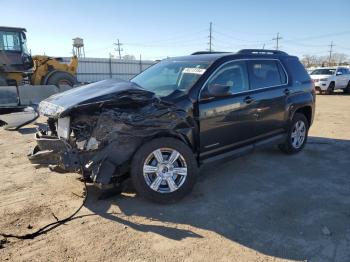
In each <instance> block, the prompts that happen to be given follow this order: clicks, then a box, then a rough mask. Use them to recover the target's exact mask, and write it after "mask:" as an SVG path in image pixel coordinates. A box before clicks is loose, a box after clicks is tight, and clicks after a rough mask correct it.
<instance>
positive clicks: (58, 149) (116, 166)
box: [28, 131, 132, 188]
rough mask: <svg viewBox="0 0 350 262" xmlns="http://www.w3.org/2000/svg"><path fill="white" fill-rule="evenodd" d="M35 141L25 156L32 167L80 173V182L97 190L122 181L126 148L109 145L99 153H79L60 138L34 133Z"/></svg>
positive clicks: (118, 145)
mask: <svg viewBox="0 0 350 262" xmlns="http://www.w3.org/2000/svg"><path fill="white" fill-rule="evenodd" d="M35 140H36V142H37V145H36V146H35V148H34V149H33V150H32V152H30V154H28V159H29V161H30V162H31V163H32V164H33V165H35V166H38V167H45V166H46V167H50V168H51V170H54V171H58V172H81V173H82V174H83V177H84V179H88V180H90V181H92V182H93V183H94V184H95V185H97V186H98V187H100V188H108V187H110V186H111V184H118V183H121V181H123V180H124V179H125V176H124V175H125V174H126V169H125V167H126V166H125V163H126V162H127V160H128V159H129V158H130V155H131V153H132V151H130V145H126V146H127V148H126V146H120V144H118V143H110V144H109V145H108V146H106V147H105V148H103V149H101V150H94V151H82V150H78V149H77V148H75V147H73V146H72V145H70V144H69V143H68V141H66V140H65V139H64V138H58V137H57V136H51V135H47V134H46V132H44V131H39V132H37V133H36V135H35ZM128 149H129V150H128ZM128 151H130V152H128Z"/></svg>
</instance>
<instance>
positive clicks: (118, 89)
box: [39, 79, 154, 118]
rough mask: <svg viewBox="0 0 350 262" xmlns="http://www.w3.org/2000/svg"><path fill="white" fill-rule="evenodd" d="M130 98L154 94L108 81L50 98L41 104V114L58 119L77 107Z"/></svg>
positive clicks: (148, 96) (130, 85) (128, 83)
mask: <svg viewBox="0 0 350 262" xmlns="http://www.w3.org/2000/svg"><path fill="white" fill-rule="evenodd" d="M128 96H130V97H131V96H132V99H131V100H145V99H151V98H153V97H154V93H152V92H150V91H147V90H144V89H142V88H141V87H140V86H138V85H136V84H134V83H132V82H130V81H123V80H116V79H108V80H103V81H99V82H96V83H92V84H88V85H84V86H80V87H76V88H73V89H70V90H68V91H66V92H62V93H59V94H56V95H53V96H50V97H49V98H47V99H45V100H43V101H42V102H41V103H40V104H39V112H40V114H41V115H45V116H49V117H54V118H57V117H62V116H64V115H66V114H68V113H69V112H70V111H71V110H72V109H74V108H77V107H81V106H88V105H90V104H101V103H111V102H117V101H115V100H116V99H117V98H118V99H120V98H121V97H124V98H125V97H128Z"/></svg>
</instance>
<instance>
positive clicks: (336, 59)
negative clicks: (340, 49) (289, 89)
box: [301, 53, 349, 68]
mask: <svg viewBox="0 0 350 262" xmlns="http://www.w3.org/2000/svg"><path fill="white" fill-rule="evenodd" d="M348 58H349V57H348V55H347V54H344V53H333V55H332V59H331V60H329V56H315V55H308V54H305V55H303V57H302V59H301V62H302V63H303V64H304V66H305V67H307V68H308V67H317V66H322V67H323V66H336V65H348V64H349V61H348Z"/></svg>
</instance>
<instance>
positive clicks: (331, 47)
mask: <svg viewBox="0 0 350 262" xmlns="http://www.w3.org/2000/svg"><path fill="white" fill-rule="evenodd" d="M334 46H335V44H333V41H332V42H331V44H330V45H329V59H328V64H330V63H331V60H332V53H333V47H334Z"/></svg>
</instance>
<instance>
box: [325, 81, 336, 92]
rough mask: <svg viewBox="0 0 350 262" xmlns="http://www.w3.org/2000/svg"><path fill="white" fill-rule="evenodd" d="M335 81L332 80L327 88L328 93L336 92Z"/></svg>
mask: <svg viewBox="0 0 350 262" xmlns="http://www.w3.org/2000/svg"><path fill="white" fill-rule="evenodd" d="M334 87H335V83H334V82H331V83H330V84H329V86H328V88H327V91H326V94H327V95H331V94H333V92H334Z"/></svg>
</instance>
